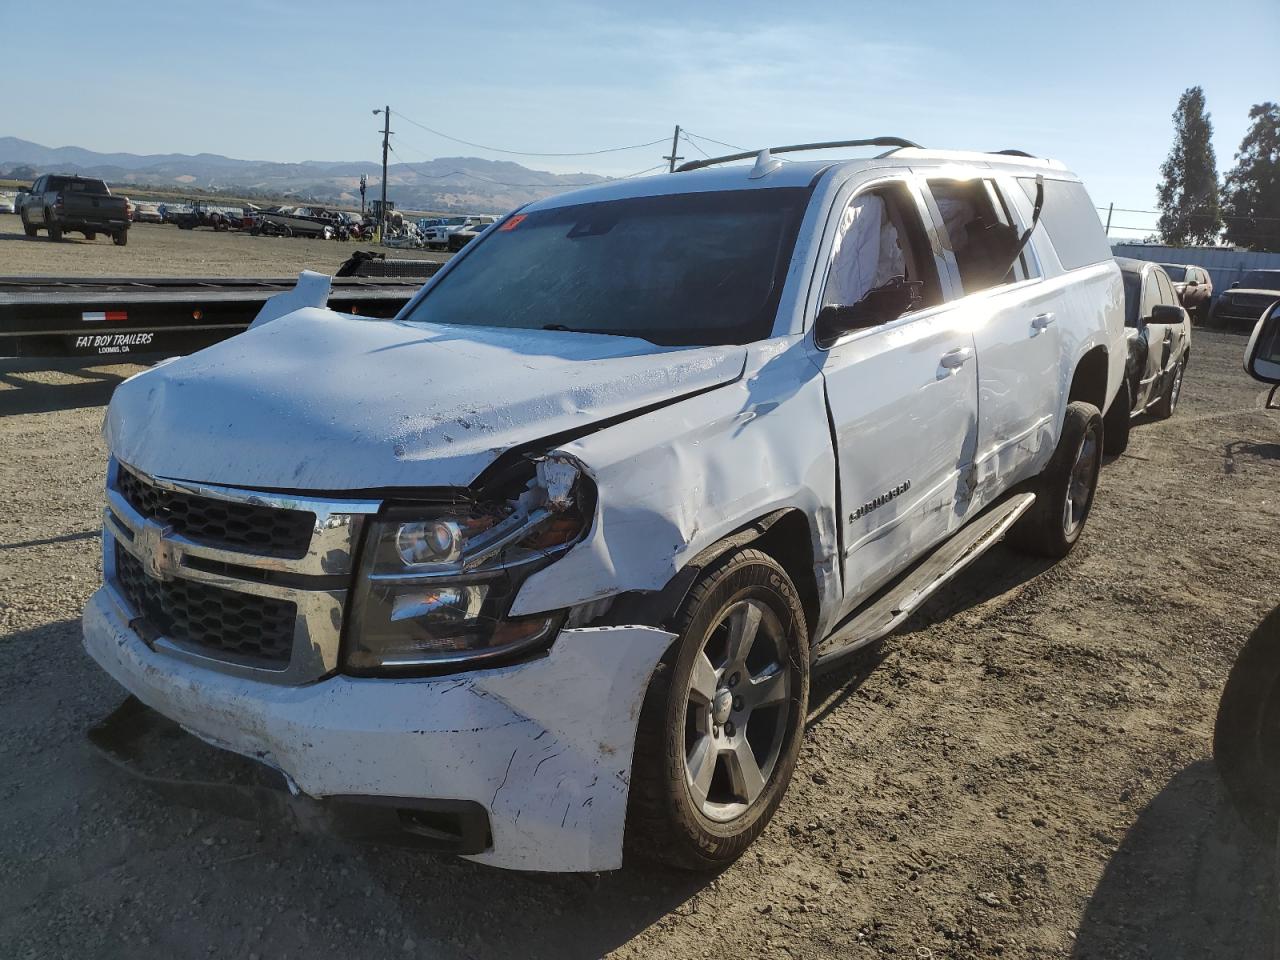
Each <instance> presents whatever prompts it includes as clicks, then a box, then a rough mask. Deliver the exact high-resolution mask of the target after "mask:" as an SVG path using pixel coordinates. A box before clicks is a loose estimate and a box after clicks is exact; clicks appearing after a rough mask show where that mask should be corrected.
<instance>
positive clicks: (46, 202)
mask: <svg viewBox="0 0 1280 960" xmlns="http://www.w3.org/2000/svg"><path fill="white" fill-rule="evenodd" d="M15 212H16V213H17V214H18V215H19V216H20V217H22V229H23V232H25V233H26V235H27V236H28V237H34V236H35V235H36V232H37V231H38V230H40V229H41V228H43V229H45V230H48V231H49V239H50V240H61V239H62V235H63V234H64V233H67V232H75V233H83V234H84V237H85V239H86V240H94V239H96V238H97V236H98V234H99V233H107V234H110V235H111V239H112V240H113V241H114V242H115V245H116V246H117V247H123V246H124V245H125V244H126V243H128V242H129V200H128V198H126V197H113V196H112V195H111V191H110V190H109V189H107V185H106V183H104V182H103V181H101V180H94V179H92V178H89V177H63V176H57V175H54V174H45V175H44V176H43V177H40V178H39V179H38V180H36V182H35V183H33V184H32V185H31V189H30V190H29V191H28V192H27V193H25V194H22V195H20V199H19V202H18V209H17V210H16V211H15Z"/></svg>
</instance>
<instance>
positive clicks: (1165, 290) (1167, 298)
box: [1156, 271, 1178, 306]
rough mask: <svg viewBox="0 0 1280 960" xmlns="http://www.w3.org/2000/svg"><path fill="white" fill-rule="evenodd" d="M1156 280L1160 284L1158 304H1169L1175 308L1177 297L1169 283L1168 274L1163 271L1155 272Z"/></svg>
mask: <svg viewBox="0 0 1280 960" xmlns="http://www.w3.org/2000/svg"><path fill="white" fill-rule="evenodd" d="M1156 279H1157V280H1158V281H1159V283H1160V302H1161V303H1165V304H1170V305H1172V306H1177V305H1178V295H1177V294H1176V293H1174V290H1173V284H1172V283H1170V282H1169V276H1168V274H1166V273H1164V272H1163V271H1157V272H1156Z"/></svg>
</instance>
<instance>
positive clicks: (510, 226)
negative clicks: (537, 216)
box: [498, 213, 528, 233]
mask: <svg viewBox="0 0 1280 960" xmlns="http://www.w3.org/2000/svg"><path fill="white" fill-rule="evenodd" d="M527 216H528V214H527V213H517V214H516V215H515V216H514V217H512V218H511V219H510V220H508V221H507V222H506V223H504V224H503V225H502V226H500V227H499V228H498V230H499V232H501V233H506V232H507V231H509V230H514V229H515V228H516V227H518V226H520V224H521V223H523V222H524V220H525V218H526V217H527Z"/></svg>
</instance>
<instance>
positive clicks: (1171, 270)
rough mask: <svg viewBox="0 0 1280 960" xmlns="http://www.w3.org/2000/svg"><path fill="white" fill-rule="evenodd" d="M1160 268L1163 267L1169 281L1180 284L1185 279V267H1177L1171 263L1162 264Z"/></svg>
mask: <svg viewBox="0 0 1280 960" xmlns="http://www.w3.org/2000/svg"><path fill="white" fill-rule="evenodd" d="M1160 266H1162V267H1164V272H1165V273H1167V274H1168V275H1169V279H1170V280H1172V281H1173V282H1174V283H1181V282H1182V281H1183V280H1185V279H1187V268H1186V267H1179V266H1177V265H1176V264H1172V263H1162V264H1160Z"/></svg>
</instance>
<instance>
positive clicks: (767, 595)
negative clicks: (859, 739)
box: [626, 549, 809, 870]
mask: <svg viewBox="0 0 1280 960" xmlns="http://www.w3.org/2000/svg"><path fill="white" fill-rule="evenodd" d="M752 624H754V626H752ZM735 625H736V627H737V631H738V634H739V636H748V637H750V639H749V640H748V642H747V643H746V645H745V649H746V651H747V652H746V653H745V654H743V655H741V656H734V655H733V654H732V646H731V642H730V640H731V638H732V636H733V635H734V633H735ZM672 630H673V631H674V632H676V633H678V634H679V639H678V640H677V641H676V642H675V643H674V644H672V647H671V649H670V650H669V651H668V652H667V655H666V657H664V658H663V661H662V662H661V663H660V664H659V665H658V668H657V669H656V670H655V671H654V676H653V679H652V680H651V681H650V685H649V689H648V691H647V693H646V695H645V700H644V706H643V707H642V709H641V713H640V724H639V729H638V731H637V734H636V747H635V758H634V762H633V764H632V771H631V795H630V800H629V804H628V811H627V831H626V836H627V849H628V851H629V853H631V854H637V855H640V856H643V857H647V858H650V859H657V860H659V861H661V862H663V863H666V864H667V865H669V866H673V867H677V868H680V869H684V870H719V869H721V868H723V867H724V866H726V865H728V864H729V863H732V862H733V861H734V860H735V859H737V858H738V857H739V856H741V855H742V853H743V851H745V850H746V849H747V847H748V846H750V845H751V843H752V841H754V840H755V839H756V837H758V836H759V835H760V833H761V832H762V831H763V830H764V828H765V826H766V825H767V824H768V822H769V820H770V818H771V817H772V816H773V814H774V811H776V810H777V808H778V805H779V804H780V803H781V802H782V797H783V795H784V794H785V793H786V790H787V785H788V784H789V783H790V782H791V774H792V772H793V771H794V770H795V764H796V759H797V757H798V756H799V754H800V745H801V740H802V738H803V736H804V726H805V717H806V711H807V709H808V702H809V636H808V628H807V626H806V623H805V615H804V607H803V606H802V605H801V603H800V597H799V595H798V594H797V592H796V588H795V585H794V584H792V582H791V579H790V578H789V577H788V576H787V574H786V571H784V570H783V569H782V567H780V566H779V565H778V564H777V562H775V561H774V560H773V558H772V557H770V556H768V555H767V554H764V553H761V552H760V551H758V550H749V549H748V550H740V551H736V552H733V553H730V554H728V555H727V556H726V557H723V558H721V559H720V560H719V561H717V562H716V563H715V564H714V565H713V566H712V567H710V568H708V569H707V570H706V571H704V572H703V573H702V575H701V576H700V578H699V580H698V581H697V583H695V585H694V586H693V588H692V589H691V590H690V591H689V595H688V597H686V599H685V601H684V603H683V604H682V606H681V608H680V612H679V613H678V614H677V616H676V618H675V623H674V625H673V626H672ZM717 664H719V666H717ZM760 678H764V679H760ZM757 684H758V685H759V686H758V687H757V686H756V685H757ZM699 690H702V691H705V693H700V692H699ZM733 690H737V691H738V693H733V692H732V691H733ZM754 690H758V691H759V692H756V693H755V694H754V697H752V696H750V695H749V694H751V693H752V691H754ZM755 697H767V698H769V699H768V700H764V701H761V700H757V702H756V703H755V704H754V705H753V704H752V703H751V701H752V699H754V698H755ZM699 757H701V762H699ZM744 758H745V762H744ZM690 764H692V765H693V766H692V767H691V766H690ZM695 770H696V771H706V775H705V777H704V778H702V782H703V784H704V786H705V792H701V793H698V795H697V796H695V791H697V790H698V788H697V787H695V786H694V783H693V782H692V781H693V780H695V779H698V778H695V777H694V776H693V771H695ZM753 794H754V795H753Z"/></svg>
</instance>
